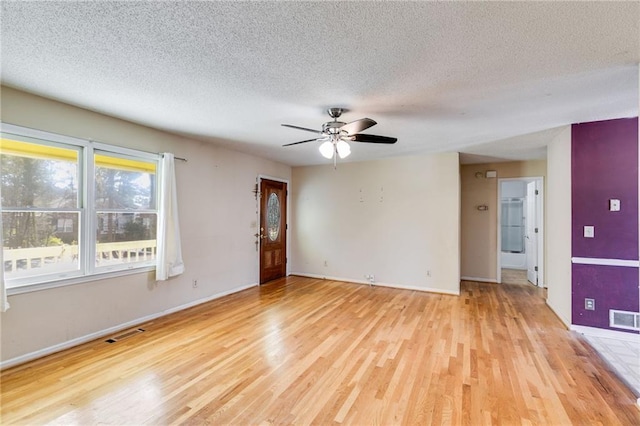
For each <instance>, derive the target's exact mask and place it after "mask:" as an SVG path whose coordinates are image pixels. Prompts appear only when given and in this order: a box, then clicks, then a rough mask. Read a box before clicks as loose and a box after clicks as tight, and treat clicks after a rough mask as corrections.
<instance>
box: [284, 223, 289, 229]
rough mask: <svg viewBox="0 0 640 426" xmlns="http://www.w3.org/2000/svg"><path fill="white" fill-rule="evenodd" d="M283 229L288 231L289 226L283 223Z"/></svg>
mask: <svg viewBox="0 0 640 426" xmlns="http://www.w3.org/2000/svg"><path fill="white" fill-rule="evenodd" d="M284 229H286V230H287V231H288V230H289V224H288V223H285V225H284Z"/></svg>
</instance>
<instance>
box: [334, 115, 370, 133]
mask: <svg viewBox="0 0 640 426" xmlns="http://www.w3.org/2000/svg"><path fill="white" fill-rule="evenodd" d="M376 124H378V123H376V122H375V121H373V120H372V119H370V118H361V119H360V120H356V121H352V122H351V123H347V124H345V125H344V126H342V127H340V130H341V131H342V130H344V131H345V132H347V134H348V135H353V134H355V133H360V132H361V131H363V130H366V129H368V128H369V127H371V126H375V125H376Z"/></svg>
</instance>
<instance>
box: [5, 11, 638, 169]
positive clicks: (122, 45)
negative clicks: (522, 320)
mask: <svg viewBox="0 0 640 426" xmlns="http://www.w3.org/2000/svg"><path fill="white" fill-rule="evenodd" d="M0 24H1V36H2V37H1V49H2V50H1V53H2V74H1V76H2V82H3V84H6V85H8V86H11V87H15V88H18V89H22V90H25V91H28V92H32V93H35V94H39V95H42V96H46V97H50V98H53V99H57V100H61V101H64V102H68V103H71V104H74V105H78V106H82V107H85V108H88V109H91V110H95V111H99V112H101V113H104V114H108V115H112V116H115V117H120V118H124V119H127V120H130V121H133V122H136V123H141V124H144V125H147V126H151V127H155V128H159V129H163V130H167V131H170V132H174V133H179V134H185V135H189V136H191V137H193V138H196V139H200V140H206V141H211V142H215V143H218V144H223V145H225V146H229V147H231V148H233V149H236V150H240V151H245V152H250V153H254V154H257V155H260V156H264V157H267V158H272V159H276V160H279V161H282V162H285V163H288V164H291V165H306V164H320V163H323V162H326V161H327V160H325V159H324V158H322V157H321V156H320V155H319V153H318V151H317V143H308V144H302V145H296V146H292V147H287V148H283V147H282V146H281V145H282V144H284V143H289V142H294V141H297V140H303V139H308V138H310V137H313V135H312V134H311V133H306V132H302V131H298V130H293V129H289V128H284V127H281V126H280V124H281V123H288V124H294V125H299V126H303V127H311V128H317V129H319V128H320V126H321V124H322V123H323V122H325V121H328V119H329V117H328V116H327V115H326V113H325V112H324V109H325V108H327V107H330V106H340V107H346V108H348V109H349V110H350V112H349V113H347V114H345V115H343V117H342V119H343V121H347V122H348V121H352V120H355V119H359V118H362V117H370V118H373V119H374V120H376V121H377V122H378V123H379V124H378V125H376V126H375V127H373V128H371V129H369V130H368V131H367V133H373V134H379V135H384V136H394V137H397V138H398V143H397V144H396V145H390V146H378V145H373V144H356V143H353V144H352V150H353V154H352V156H351V157H349V159H350V160H352V161H359V160H366V159H373V158H381V157H387V156H396V155H410V154H416V153H430V152H442V151H452V150H455V151H462V152H467V153H469V154H470V155H468V156H465V157H464V159H465V161H467V162H473V161H480V160H478V159H487V158H489V159H493V158H494V157H497V158H499V159H513V158H516V159H518V158H540V157H541V156H542V157H544V145H545V144H546V142H547V141H548V140H549V137H550V136H553V135H554V134H555V133H554V132H556V131H557V130H554V128H557V127H559V126H563V125H566V124H570V123H575V122H584V121H594V120H601V119H609V118H618V117H629V116H635V115H637V114H638V81H639V77H638V62H640V2H637V1H635V2H626V3H624V2H613V3H612V2H571V3H568V2H517V3H516V2H513V3H511V2H509V3H506V2H490V3H484V2H473V3H468V2H446V3H439V2H438V3H436V2H310V3H307V2H301V1H300V2H195V1H190V2H177V1H175V2H146V1H145V2H115V1H108V2H107V1H93V2H55V1H50V2H27V1H18V2H7V1H3V2H2V15H1V21H0ZM549 129H551V130H549ZM531 133H533V135H530V134H531ZM521 135H527V136H523V137H519V136H521ZM493 141H499V142H496V143H489V142H493ZM177 154H179V153H177Z"/></svg>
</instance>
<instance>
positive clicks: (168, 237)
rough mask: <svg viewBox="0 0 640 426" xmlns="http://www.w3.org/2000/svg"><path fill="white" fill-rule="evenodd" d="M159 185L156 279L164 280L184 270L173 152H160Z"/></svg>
mask: <svg viewBox="0 0 640 426" xmlns="http://www.w3.org/2000/svg"><path fill="white" fill-rule="evenodd" d="M159 185H160V191H159V192H160V200H159V207H160V215H159V217H158V235H157V239H158V252H157V256H158V264H157V266H156V280H157V281H165V280H167V279H169V277H174V276H176V275H180V274H182V273H183V272H184V263H183V262H182V248H181V247H180V226H179V221H178V197H177V190H176V173H175V159H174V157H173V154H170V153H163V154H162V160H161V161H160V182H159Z"/></svg>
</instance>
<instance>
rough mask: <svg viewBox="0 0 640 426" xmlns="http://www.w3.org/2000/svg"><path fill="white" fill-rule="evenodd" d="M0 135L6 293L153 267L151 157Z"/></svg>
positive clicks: (47, 137) (9, 131)
mask: <svg viewBox="0 0 640 426" xmlns="http://www.w3.org/2000/svg"><path fill="white" fill-rule="evenodd" d="M2 130H3V132H2V138H1V139H0V166H1V169H0V170H1V172H0V180H1V182H0V190H1V210H2V225H3V257H4V265H3V266H4V273H5V280H6V282H7V287H8V288H12V287H13V288H15V287H21V286H27V285H31V284H36V283H47V282H52V281H59V280H65V279H70V278H82V277H87V276H91V275H96V274H102V273H105V272H111V271H122V270H129V269H137V268H143V267H151V266H154V265H155V256H156V224H157V221H158V220H157V217H158V210H157V184H156V182H157V175H158V171H157V168H158V155H157V154H148V153H143V152H138V151H133V150H130V149H124V148H118V147H112V146H108V145H105V144H100V143H95V142H89V141H85V140H79V139H74V138H69V137H64V136H60V135H54V134H49V133H46V132H39V131H35V130H30V129H23V128H20V127H17V126H9V125H5V124H3V125H2Z"/></svg>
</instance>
